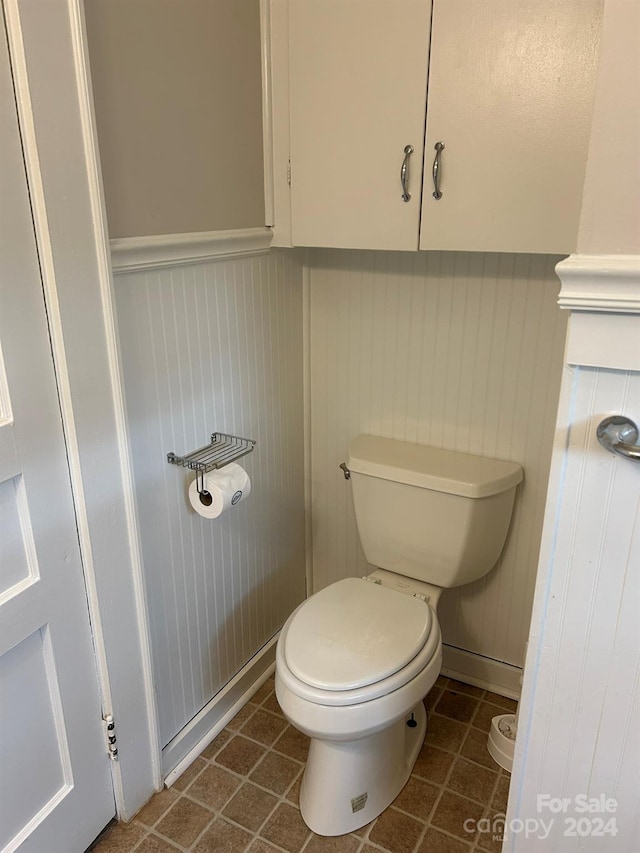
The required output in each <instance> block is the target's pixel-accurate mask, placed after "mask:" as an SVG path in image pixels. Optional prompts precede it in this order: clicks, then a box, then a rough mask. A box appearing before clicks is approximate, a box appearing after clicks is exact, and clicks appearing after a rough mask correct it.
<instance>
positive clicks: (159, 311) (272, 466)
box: [115, 251, 305, 744]
mask: <svg viewBox="0 0 640 853" xmlns="http://www.w3.org/2000/svg"><path fill="white" fill-rule="evenodd" d="M115 290H116V301H117V310H118V325H119V334H120V346H121V351H122V364H123V372H124V379H125V387H126V398H127V410H128V420H129V431H130V435H131V452H132V457H133V468H134V477H135V488H136V497H137V502H138V509H139V523H140V536H141V541H142V552H143V557H144V571H145V582H146V589H147V596H148V601H149V612H150V620H151V634H152V649H153V659H154V670H155V679H156V689H157V696H158V709H159V714H160V729H161V736H162V743H163V744H166V743H167V742H168V741H169V740H170V739H171V738H172V737H173V736H174V735H175V734H176V733H177V732H178V731H179V730H180V729H181V728H182V727H183V726H184V724H185V723H187V722H188V721H189V720H190V719H191V718H192V717H193V716H194V715H195V714H196V713H197V712H198V711H199V710H200V709H201V708H202V707H203V705H205V704H206V703H207V702H208V701H209V700H210V699H211V697H212V696H213V695H214V694H215V693H216V692H217V691H218V690H219V689H220V688H221V687H222V686H223V685H224V684H225V683H226V682H227V681H228V680H229V679H230V678H231V677H232V676H233V675H234V674H235V673H236V672H237V671H238V670H239V669H240V668H241V667H242V666H243V665H244V664H245V663H246V662H247V661H248V660H249V658H250V657H251V656H252V655H253V654H255V653H256V652H257V650H258V649H259V648H260V647H261V646H262V645H263V644H264V643H265V642H266V641H267V640H268V639H269V638H270V637H271V636H272V635H273V634H274V633H275V631H277V630H278V628H279V627H280V626H281V625H282V623H283V621H284V619H285V618H286V617H287V616H288V615H289V613H290V612H291V611H292V610H293V609H294V607H295V606H296V605H297V604H298V603H299V602H300V600H301V599H302V598H303V596H304V590H305V553H304V482H303V398H302V276H301V270H300V267H299V265H298V263H297V261H296V260H295V259H294V257H293V255H291V254H288V255H286V254H283V253H281V252H277V251H276V252H271V253H270V254H269V255H263V256H258V257H252V258H246V259H235V260H229V261H218V262H209V263H201V264H195V265H192V266H176V267H173V268H172V267H166V268H162V269H158V270H152V271H147V272H133V273H127V274H125V275H119V276H116V278H115ZM216 430H219V431H222V432H230V433H235V434H237V435H242V436H248V437H251V438H255V439H256V440H257V442H258V444H257V447H256V450H255V451H254V452H253V453H252V454H250V455H249V456H247V457H245V459H244V460H241V464H242V465H243V466H244V467H246V469H247V471H248V472H249V475H250V477H251V480H252V484H253V489H252V493H251V496H250V497H249V499H248V500H247V501H246V502H243V503H241V504H240V505H239V506H237V507H235V508H234V509H233V510H231V511H229V512H228V513H226V514H225V515H224V516H222V517H221V518H220V519H217V520H214V521H206V520H204V519H202V518H200V517H199V516H198V515H197V514H196V513H194V512H193V511H192V510H191V508H190V507H189V505H188V502H187V499H186V493H187V488H188V484H189V482H190V479H191V476H190V474H189V473H187V472H186V471H185V470H184V469H182V468H178V467H175V466H173V465H171V466H170V465H168V464H167V461H166V454H167V452H169V451H175V452H176V453H183V452H188V451H190V450H193V449H195V448H196V447H200V446H201V445H203V444H206V442H207V441H208V440H209V435H210V434H211V432H214V431H216Z"/></svg>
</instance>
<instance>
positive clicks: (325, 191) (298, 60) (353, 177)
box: [289, 0, 431, 250]
mask: <svg viewBox="0 0 640 853" xmlns="http://www.w3.org/2000/svg"><path fill="white" fill-rule="evenodd" d="M289 15H290V19H289V26H290V41H289V45H290V59H289V62H290V99H291V100H290V116H291V220H292V234H293V244H294V245H296V246H334V247H348V248H358V249H414V250H415V249H417V248H418V231H419V226H420V196H421V186H422V160H423V145H424V105H425V102H426V96H427V62H426V58H427V56H428V52H429V27H430V16H431V4H430V2H428V0H401V2H398V0H346V2H345V0H291V3H290V9H289ZM407 146H411V148H412V149H413V152H412V153H411V154H408V155H405V153H404V152H405V148H406V147H407ZM405 156H407V158H408V161H407V169H406V181H407V185H408V192H407V195H409V196H410V198H409V199H408V201H406V202H405V201H403V198H402V196H403V189H402V186H401V180H400V173H401V169H402V165H403V162H404V159H405Z"/></svg>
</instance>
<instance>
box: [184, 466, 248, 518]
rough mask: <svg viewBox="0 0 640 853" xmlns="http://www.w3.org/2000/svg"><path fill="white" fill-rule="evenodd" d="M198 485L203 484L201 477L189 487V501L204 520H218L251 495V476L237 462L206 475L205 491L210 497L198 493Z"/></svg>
mask: <svg viewBox="0 0 640 853" xmlns="http://www.w3.org/2000/svg"><path fill="white" fill-rule="evenodd" d="M198 484H200V485H201V484H202V479H201V478H200V477H198V478H197V479H194V480H193V481H192V482H191V485H190V486H189V501H190V503H191V506H192V507H193V508H194V509H195V511H196V512H197V513H198V515H201V516H202V517H203V518H218V516H219V515H220V514H221V513H223V512H225V510H227V509H229V508H230V507H232V506H236V504H239V503H240V501H243V500H244V499H245V498H246V497H247V496H248V495H249V494H250V493H251V480H250V479H249V475H248V474H247V472H246V471H245V470H244V468H243V467H242V466H241V465H237V464H236V463H235V462H230V463H229V464H228V465H225V466H224V468H220V469H219V470H217V471H210V472H209V473H208V474H205V475H204V489H205V492H208V495H206V494H200V493H199V492H198Z"/></svg>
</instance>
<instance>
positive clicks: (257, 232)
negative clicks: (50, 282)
mask: <svg viewBox="0 0 640 853" xmlns="http://www.w3.org/2000/svg"><path fill="white" fill-rule="evenodd" d="M271 237H272V234H271V229H270V228H239V229H236V230H233V231H196V232H191V233H187V234H153V235H151V236H149V237H121V238H117V239H113V240H110V248H111V266H112V269H113V272H114V274H115V275H122V274H124V273H129V272H139V271H142V270H150V269H158V268H161V267H174V266H184V265H185V264H200V263H204V262H207V261H216V260H230V259H232V258H242V257H249V256H251V255H264V254H266V253H267V252H268V251H269V248H270V246H271Z"/></svg>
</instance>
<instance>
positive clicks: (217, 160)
mask: <svg viewBox="0 0 640 853" xmlns="http://www.w3.org/2000/svg"><path fill="white" fill-rule="evenodd" d="M85 12H86V20H87V34H88V41H89V52H90V61H91V75H92V81H93V92H94V100H95V110H96V120H97V126H98V140H99V145H100V158H101V162H102V174H103V180H104V190H105V197H106V205H107V215H108V220H109V232H110V236H111V237H136V236H143V235H150V234H173V233H184V232H190V231H218V230H226V229H233V228H250V227H255V226H260V225H264V189H263V165H262V92H261V86H262V84H261V69H260V9H259V2H258V0H215V2H210V0H135V2H133V0H86V2H85Z"/></svg>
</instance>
